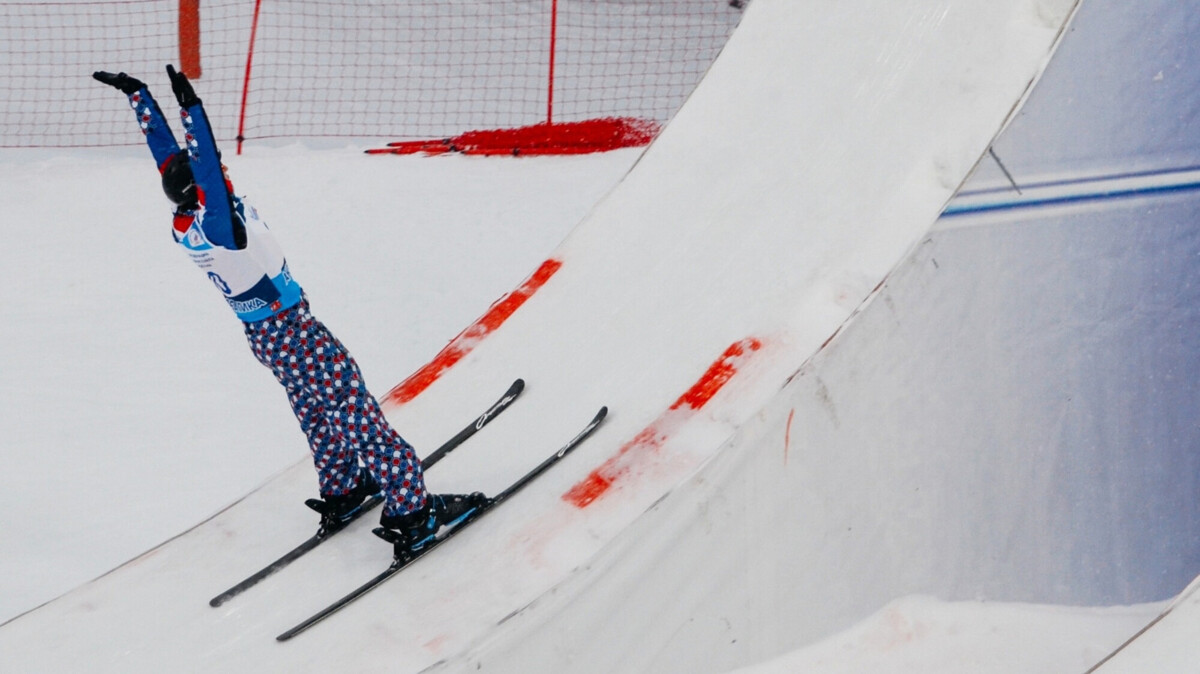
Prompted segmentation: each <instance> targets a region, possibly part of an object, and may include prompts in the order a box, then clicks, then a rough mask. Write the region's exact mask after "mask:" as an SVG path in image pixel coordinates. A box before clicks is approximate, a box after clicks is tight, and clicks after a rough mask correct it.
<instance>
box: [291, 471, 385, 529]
mask: <svg viewBox="0 0 1200 674" xmlns="http://www.w3.org/2000/svg"><path fill="white" fill-rule="evenodd" d="M379 491H380V490H379V485H378V484H376V483H375V478H373V477H371V475H370V473H368V472H367V471H365V470H364V471H362V474H360V475H359V477H358V484H357V485H355V487H354V488H353V489H351V490H350V492H349V493H347V494H343V495H341V496H324V497H322V498H319V499H316V498H310V499H308V500H307V501H305V502H304V505H306V506H308V507H309V508H312V509H313V510H315V511H317V512H319V513H321V527H320V528H319V529H317V535H318V536H322V537H324V536H328V535H329V534H331V533H333V532H335V531H337V530H338V529H341V528H342V527H344V526H346V524H348V523H349V522H350V520H352V519H354V517H355V516H356V515H358V513H359V512H360V511H361V510H362V508H363V504H364V503H366V502H367V500H368V499H370V498H372V497H377V496H379ZM372 505H374V504H372Z"/></svg>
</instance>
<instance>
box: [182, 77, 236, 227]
mask: <svg viewBox="0 0 1200 674" xmlns="http://www.w3.org/2000/svg"><path fill="white" fill-rule="evenodd" d="M167 75H168V76H169V77H170V78H171V89H172V90H173V91H174V92H175V99H176V100H177V101H178V102H179V108H180V116H181V117H182V119H183V131H184V138H185V142H186V143H187V151H188V158H189V159H190V163H191V169H192V177H193V179H194V180H195V181H196V187H197V188H198V191H199V196H200V204H201V205H202V206H203V207H204V218H203V221H202V224H201V226H202V227H203V228H204V235H205V236H206V237H208V240H209V241H211V242H213V243H214V244H216V245H218V246H223V247H225V248H232V249H240V248H245V246H246V234H245V226H244V224H243V223H242V221H241V218H240V216H238V215H237V214H236V213H235V211H234V206H233V185H231V184H230V183H229V181H228V180H227V179H226V177H225V167H224V166H222V165H221V152H220V150H218V149H217V141H216V139H214V138H213V133H212V126H211V125H210V124H209V122H208V115H207V114H206V113H205V112H204V104H203V103H202V102H201V101H200V98H199V97H198V96H196V91H195V90H194V89H193V88H192V83H191V82H189V81H188V78H187V76H186V75H184V74H183V73H181V72H176V70H175V68H174V67H173V66H170V65H168V66H167Z"/></svg>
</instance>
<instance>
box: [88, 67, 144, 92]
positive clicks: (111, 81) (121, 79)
mask: <svg viewBox="0 0 1200 674" xmlns="http://www.w3.org/2000/svg"><path fill="white" fill-rule="evenodd" d="M92 78H94V79H95V80H97V81H99V82H103V83H105V84H107V85H108V86H110V87H116V88H118V89H120V90H121V92H122V93H124V94H127V95H128V94H136V93H137V92H139V91H141V90H142V89H143V88H144V87H145V86H146V84H145V83H144V82H142V81H141V80H139V79H137V78H136V77H130V76H129V75H126V74H125V73H117V74H116V75H114V74H112V73H106V72H104V71H103V70H97V71H96V72H94V73H92Z"/></svg>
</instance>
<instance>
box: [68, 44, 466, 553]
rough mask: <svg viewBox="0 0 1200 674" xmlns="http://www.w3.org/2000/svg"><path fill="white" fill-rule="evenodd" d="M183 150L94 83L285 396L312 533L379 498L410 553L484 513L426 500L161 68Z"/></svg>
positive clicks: (134, 90)
mask: <svg viewBox="0 0 1200 674" xmlns="http://www.w3.org/2000/svg"><path fill="white" fill-rule="evenodd" d="M167 75H168V77H170V80H171V88H172V90H173V91H174V93H175V97H176V99H177V100H178V102H179V106H180V114H181V117H182V121H183V128H184V133H185V137H186V140H187V147H185V148H183V149H180V147H179V145H178V144H177V143H176V141H175V136H174V134H172V132H171V130H170V128H169V127H168V126H167V120H166V118H165V117H164V116H163V114H162V111H161V110H160V109H159V107H158V103H157V102H155V100H154V98H153V97H152V96H151V95H150V91H149V90H148V89H147V88H146V85H145V84H144V83H143V82H141V81H140V80H137V79H135V78H133V77H130V76H129V75H126V74H125V73H117V74H115V75H114V74H113V73H109V72H103V71H100V72H96V73H93V75H92V77H94V78H95V79H96V80H98V81H100V82H103V83H104V84H107V85H109V86H112V87H115V88H117V89H119V90H120V91H121V92H123V93H124V94H126V95H127V96H128V97H129V103H130V105H131V106H132V107H133V109H134V111H135V112H136V113H137V119H138V123H139V125H140V126H141V129H142V133H143V134H144V135H145V137H146V142H147V144H148V145H149V146H150V152H151V154H152V155H153V156H154V161H155V163H156V164H157V166H158V168H159V172H160V173H161V174H162V187H163V191H164V192H165V193H166V195H167V198H168V199H170V200H171V202H172V203H173V204H174V205H175V216H174V225H173V232H172V233H173V234H174V237H175V241H176V243H178V244H179V245H181V246H182V247H183V248H184V251H185V252H186V253H187V254H188V255H189V256H190V257H191V258H192V261H193V262H195V263H196V264H197V265H198V266H199V267H200V269H201V270H202V271H204V272H205V273H207V275H208V278H209V279H211V280H212V282H213V284H214V285H216V286H217V288H218V289H219V290H220V291H221V293H222V294H223V295H224V296H225V301H226V302H227V303H228V304H229V306H230V307H231V308H232V309H233V311H234V313H236V314H237V317H238V318H239V319H241V320H242V322H243V325H244V329H245V333H246V339H247V341H248V342H249V344H250V349H251V351H253V353H254V356H255V357H256V358H257V359H258V361H259V362H260V363H262V364H263V365H265V366H266V367H267V368H268V369H270V370H271V372H272V373H273V374H274V375H275V378H276V379H277V380H279V383H280V384H282V385H283V387H284V388H285V389H286V391H287V395H288V401H289V402H290V403H291V406H292V411H293V412H294V413H295V415H296V419H297V420H298V421H299V422H300V428H301V430H302V431H303V432H304V434H305V436H306V437H307V438H308V443H309V448H310V449H311V450H312V455H313V462H314V464H315V466H316V469H317V477H318V483H319V489H320V495H321V498H320V500H317V499H310V500H309V501H307V503H308V504H309V506H310V507H312V508H313V509H314V510H317V511H318V512H319V513H320V514H321V529H320V531H319V534H318V535H324V534H327V533H332V532H334V531H336V530H338V529H340V528H341V527H343V526H345V524H346V523H347V522H348V521H349V520H350V519H352V518H353V517H354V516H355V515H357V514H358V512H359V510H360V509H361V508H362V507H363V504H364V502H365V501H366V500H367V499H368V498H371V497H373V496H375V495H377V494H380V493H381V492H382V496H383V500H384V508H383V513H382V514H381V516H380V520H379V522H380V525H381V526H382V527H383V528H385V529H388V530H390V532H391V533H393V534H394V536H393V538H394V539H395V540H397V541H400V543H399V544H398V545H397V547H398V548H399V547H400V546H401V545H403V546H406V547H407V548H408V549H409V550H412V551H416V550H419V549H420V548H421V547H423V546H424V545H425V544H426V543H428V542H429V541H431V540H433V537H434V535H435V534H436V533H437V531H438V529H440V528H441V527H442V526H453V525H455V524H457V523H459V522H461V521H463V520H464V519H466V518H467V517H468V516H470V515H471V514H472V513H473V512H475V511H476V510H478V509H479V508H481V507H483V506H484V505H486V504H487V498H486V497H485V496H484V495H483V494H480V493H478V492H476V493H473V494H469V495H460V494H441V495H438V494H430V493H428V492H427V491H426V489H425V481H424V476H423V475H422V472H421V462H420V461H419V460H418V459H417V455H416V452H415V451H414V450H413V448H412V446H411V445H409V444H408V443H407V442H405V440H404V439H403V438H401V437H400V435H399V434H398V433H396V431H395V430H393V429H392V428H391V426H390V425H388V422H387V419H385V418H384V416H383V413H382V412H381V411H380V409H379V405H378V403H377V402H376V400H375V398H374V397H373V396H372V395H371V393H370V392H369V391H368V390H367V388H366V385H365V384H364V383H363V377H362V373H361V372H360V371H359V368H358V365H357V364H356V363H355V362H354V359H353V358H351V357H350V354H349V353H347V352H346V349H345V347H344V346H342V344H341V342H339V341H338V340H337V338H335V337H334V336H333V335H332V334H330V332H329V330H328V329H326V327H325V326H324V325H323V324H322V323H321V322H320V321H319V320H317V319H316V318H315V317H314V316H313V314H312V312H311V311H310V309H309V305H308V299H307V297H306V295H305V294H304V291H303V290H302V289H301V287H300V285H299V284H297V283H296V280H295V279H293V278H292V275H291V272H290V271H289V270H288V265H287V261H286V260H285V259H284V256H283V252H282V250H281V249H280V247H279V245H278V244H277V243H276V241H275V239H274V237H272V235H271V233H270V230H268V229H267V226H266V224H265V223H264V222H263V221H262V220H260V219H259V216H258V213H257V211H255V209H254V207H253V206H250V205H249V204H247V203H246V201H245V200H244V199H242V198H241V197H239V196H236V195H235V194H234V193H233V184H232V183H231V182H230V181H229V177H228V175H227V174H226V173H225V166H224V165H223V164H222V163H221V154H220V152H219V151H218V150H217V146H216V141H215V140H214V138H213V134H212V128H211V127H210V125H209V122H208V117H207V116H206V115H205V112H204V107H203V105H202V103H201V102H200V99H199V98H198V97H197V96H196V92H195V90H194V89H193V87H192V84H191V83H190V82H189V81H188V79H187V77H186V76H185V75H184V74H183V73H179V72H176V71H175V69H174V67H172V66H170V65H168V66H167Z"/></svg>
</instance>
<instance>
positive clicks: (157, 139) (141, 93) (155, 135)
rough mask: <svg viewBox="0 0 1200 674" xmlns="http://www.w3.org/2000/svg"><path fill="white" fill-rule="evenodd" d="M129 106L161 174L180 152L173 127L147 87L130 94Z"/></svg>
mask: <svg viewBox="0 0 1200 674" xmlns="http://www.w3.org/2000/svg"><path fill="white" fill-rule="evenodd" d="M129 105H130V106H131V107H132V108H133V111H134V112H135V113H136V114H137V120H138V126H140V127H141V128H142V134H143V135H145V137H146V144H147V145H149V146H150V154H152V155H154V164H155V165H156V166H158V170H159V172H160V173H161V172H162V170H163V165H164V164H166V162H167V160H168V159H170V158H171V156H172V155H174V154H175V153H176V152H179V144H178V143H176V142H175V134H173V133H171V127H169V126H167V118H166V117H164V116H163V113H162V109H160V108H159V107H158V102H157V101H155V100H154V97H153V96H151V95H150V90H149V89H147V88H146V87H142V88H141V89H139V90H137V91H135V92H133V93H132V94H129Z"/></svg>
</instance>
